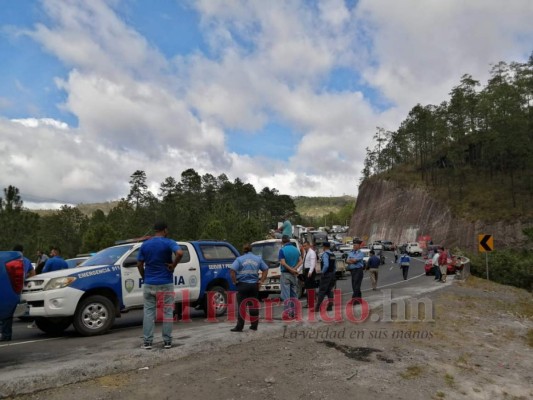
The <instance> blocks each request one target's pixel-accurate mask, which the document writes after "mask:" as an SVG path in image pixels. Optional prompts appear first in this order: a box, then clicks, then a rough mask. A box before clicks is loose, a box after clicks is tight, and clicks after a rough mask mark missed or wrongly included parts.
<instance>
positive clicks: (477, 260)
mask: <svg viewBox="0 0 533 400" xmlns="http://www.w3.org/2000/svg"><path fill="white" fill-rule="evenodd" d="M488 256H489V279H490V280H491V281H494V282H498V283H501V284H504V285H512V286H516V287H519V288H524V289H526V290H528V291H530V292H531V291H533V251H530V250H511V249H509V250H500V251H493V252H491V253H489V255H488ZM470 262H471V267H470V271H471V273H472V275H474V276H479V277H481V278H486V277H487V272H486V261H485V255H484V254H473V255H472V254H471V255H470Z"/></svg>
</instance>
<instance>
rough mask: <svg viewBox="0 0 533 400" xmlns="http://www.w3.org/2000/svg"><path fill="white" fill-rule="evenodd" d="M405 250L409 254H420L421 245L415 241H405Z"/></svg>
mask: <svg viewBox="0 0 533 400" xmlns="http://www.w3.org/2000/svg"><path fill="white" fill-rule="evenodd" d="M406 251H407V254H409V255H410V256H421V255H422V247H420V245H419V244H418V243H417V242H412V243H407V248H406Z"/></svg>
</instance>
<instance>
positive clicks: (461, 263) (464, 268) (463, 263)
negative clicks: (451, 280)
mask: <svg viewBox="0 0 533 400" xmlns="http://www.w3.org/2000/svg"><path fill="white" fill-rule="evenodd" d="M469 276H470V259H469V258H467V257H463V256H459V257H457V258H456V264H455V279H458V280H462V281H464V280H465V279H466V278H468V277H469Z"/></svg>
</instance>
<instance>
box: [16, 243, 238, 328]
mask: <svg viewBox="0 0 533 400" xmlns="http://www.w3.org/2000/svg"><path fill="white" fill-rule="evenodd" d="M177 243H178V245H179V246H180V248H181V249H182V250H183V257H182V259H181V260H180V263H179V264H178V265H177V267H176V269H175V270H174V291H175V301H176V304H177V305H178V306H179V307H181V305H182V304H183V305H185V306H191V307H198V306H199V307H201V308H202V309H203V310H204V311H205V312H206V313H207V311H208V308H209V307H213V308H214V310H215V312H216V315H217V316H220V315H223V314H224V313H225V312H226V309H227V292H228V291H229V290H235V286H234V285H233V283H232V280H231V277H230V274H229V267H230V266H231V264H232V263H233V261H234V260H235V259H236V258H237V257H238V255H239V253H238V252H237V250H236V249H235V248H234V247H233V246H232V245H231V244H229V243H226V242H219V241H192V242H177ZM141 244H142V243H140V242H137V243H125V244H121V245H118V246H113V247H109V248H107V249H104V250H102V251H100V252H98V253H96V254H95V255H94V256H92V257H90V258H89V259H88V260H86V261H85V262H84V263H83V265H82V266H79V267H77V268H74V269H67V270H60V271H54V272H49V273H45V274H40V275H36V276H34V277H32V278H29V279H28V280H27V281H26V283H25V285H24V290H23V295H22V297H23V299H24V300H26V302H27V304H28V315H29V316H30V317H34V318H35V322H36V324H37V327H38V328H40V329H41V330H42V331H44V332H46V333H50V334H58V333H61V332H62V331H64V330H65V329H66V328H67V327H68V326H70V324H71V323H72V324H73V325H74V328H75V329H76V331H78V333H80V334H81V335H84V336H92V335H98V334H102V333H104V332H106V331H108V330H109V329H110V328H111V327H112V325H113V322H114V320H115V318H116V317H120V314H121V313H123V312H127V311H129V310H132V309H138V308H142V307H143V304H144V300H143V290H142V285H143V280H142V278H141V276H140V274H139V271H138V269H137V255H138V253H139V249H140V247H141ZM208 292H211V293H212V296H209V299H212V300H211V301H212V302H213V304H208V296H207V293H208Z"/></svg>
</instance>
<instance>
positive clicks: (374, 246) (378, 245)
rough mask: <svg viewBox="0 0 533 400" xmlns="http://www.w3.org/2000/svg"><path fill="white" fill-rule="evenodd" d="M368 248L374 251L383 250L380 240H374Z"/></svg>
mask: <svg viewBox="0 0 533 400" xmlns="http://www.w3.org/2000/svg"><path fill="white" fill-rule="evenodd" d="M370 249H372V250H374V251H378V250H383V243H381V242H374V243H372V245H371V246H370Z"/></svg>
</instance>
